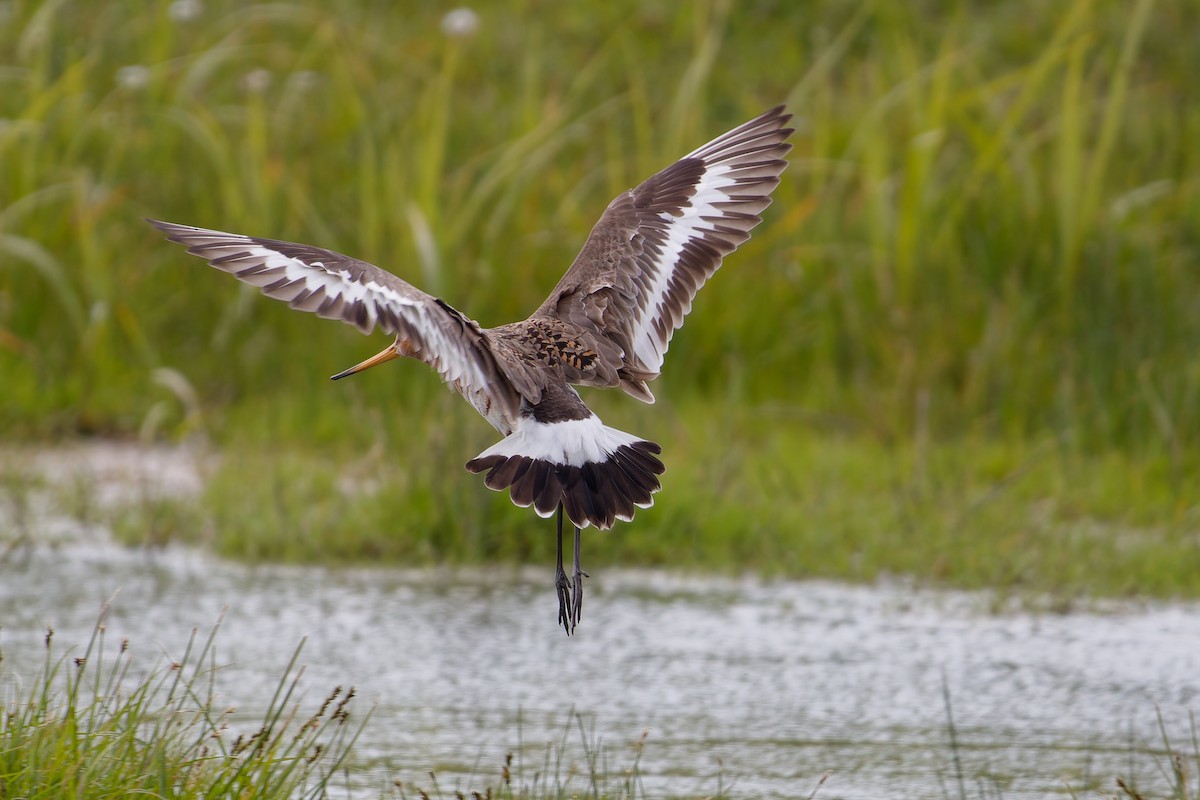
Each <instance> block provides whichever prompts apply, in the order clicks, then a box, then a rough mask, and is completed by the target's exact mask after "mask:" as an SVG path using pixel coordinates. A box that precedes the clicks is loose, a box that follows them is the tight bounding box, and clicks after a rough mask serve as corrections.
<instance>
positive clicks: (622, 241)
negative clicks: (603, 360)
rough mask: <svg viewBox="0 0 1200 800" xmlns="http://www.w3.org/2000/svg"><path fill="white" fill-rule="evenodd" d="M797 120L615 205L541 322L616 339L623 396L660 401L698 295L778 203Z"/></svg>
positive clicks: (676, 168) (770, 123) (721, 146)
mask: <svg viewBox="0 0 1200 800" xmlns="http://www.w3.org/2000/svg"><path fill="white" fill-rule="evenodd" d="M789 119H791V114H789V113H787V111H786V110H785V109H784V107H783V106H777V107H776V108H773V109H771V110H770V111H768V112H766V113H765V114H762V115H761V116H759V117H756V118H755V119H752V120H750V121H749V122H747V123H745V124H744V125H740V126H738V127H737V128H734V129H733V130H731V131H729V132H728V133H726V134H724V135H722V136H719V137H718V138H716V139H714V140H713V141H711V142H709V143H708V144H706V145H704V146H703V147H700V148H699V149H697V150H695V151H693V152H691V153H689V154H688V155H686V156H684V157H683V158H681V159H680V160H679V161H677V162H675V163H674V164H672V165H671V166H669V167H667V168H666V169H664V170H662V171H661V172H659V173H658V174H657V175H654V176H653V177H651V178H649V179H648V180H646V181H645V182H643V183H642V184H641V185H640V186H638V187H637V188H636V189H632V190H630V191H628V192H625V193H624V194H622V195H620V196H619V197H617V198H616V199H615V200H613V202H612V203H611V204H610V205H609V207H608V209H607V210H606V211H605V212H604V215H603V216H601V217H600V221H599V222H597V223H596V226H595V227H594V228H593V229H592V232H591V234H590V235H589V236H588V239H587V242H586V243H585V244H584V246H583V249H582V250H581V251H580V253H579V255H578V256H576V257H575V262H574V263H573V264H572V265H571V268H570V269H569V270H567V273H566V275H564V276H563V278H562V280H561V281H559V283H558V286H556V287H555V289H554V291H553V292H552V293H551V295H550V297H549V298H547V299H546V302H545V303H543V304H542V306H541V308H539V309H538V310H537V312H535V316H537V315H543V316H551V317H558V318H560V319H562V320H564V321H568V322H572V323H575V324H577V325H581V326H583V327H585V328H588V329H589V330H593V331H595V332H597V333H599V334H600V335H602V336H605V337H607V338H608V339H609V340H610V341H612V342H613V343H614V344H616V345H617V346H619V347H620V348H621V349H622V350H623V351H624V356H623V359H622V361H623V363H622V367H621V369H620V370H619V372H618V375H619V376H620V377H621V379H622V380H621V388H622V389H624V390H625V391H626V392H628V393H629V394H631V395H632V396H634V397H637V398H639V399H641V400H645V401H646V402H653V401H654V396H653V395H652V394H651V393H650V390H649V389H648V388H647V387H646V384H645V381H648V380H652V379H653V378H655V377H657V375H658V373H659V370H660V369H661V368H662V363H663V356H664V355H665V354H666V352H667V347H668V346H669V345H670V342H671V336H672V334H674V332H675V331H676V329H678V328H679V327H680V326H681V325H683V319H684V317H685V316H686V315H687V313H688V312H689V311H691V308H692V299H693V298H694V297H695V296H696V292H698V291H699V290H700V287H701V286H703V285H704V282H705V281H706V280H708V278H709V277H710V276H711V275H712V274H713V273H714V272H716V271H717V269H718V268H719V267H720V266H721V259H723V258H724V257H725V256H727V255H728V254H729V253H732V252H733V251H734V250H735V249H736V248H737V246H738V245H740V244H741V243H742V242H744V241H746V239H748V238H750V230H751V229H752V228H753V227H754V226H755V225H757V224H758V223H759V222H760V221H761V218H760V217H759V214H761V213H762V211H763V209H765V208H766V207H767V206H768V205H770V204H771V197H770V195H771V191H772V190H773V189H774V188H775V187H776V186H777V185H778V184H779V174H780V173H781V172H783V170H784V167H786V166H787V162H786V161H784V159H783V157H784V156H785V155H786V154H787V152H788V150H790V149H791V145H790V144H788V143H787V138H788V136H789V135H790V134H791V133H792V129H791V128H786V127H784V126H785V125H786V123H787V121H788V120H789Z"/></svg>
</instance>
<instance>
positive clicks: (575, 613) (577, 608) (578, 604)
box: [571, 567, 591, 628]
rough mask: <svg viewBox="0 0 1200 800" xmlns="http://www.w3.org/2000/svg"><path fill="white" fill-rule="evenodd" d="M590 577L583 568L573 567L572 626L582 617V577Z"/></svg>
mask: <svg viewBox="0 0 1200 800" xmlns="http://www.w3.org/2000/svg"><path fill="white" fill-rule="evenodd" d="M590 577H591V576H590V575H588V574H587V573H586V572H584V571H583V570H581V569H579V568H578V567H576V568H575V581H574V583H575V597H574V598H573V599H574V602H573V603H571V617H572V621H571V627H572V628H574V627H575V626H576V625H578V624H579V620H581V619H583V579H584V578H590Z"/></svg>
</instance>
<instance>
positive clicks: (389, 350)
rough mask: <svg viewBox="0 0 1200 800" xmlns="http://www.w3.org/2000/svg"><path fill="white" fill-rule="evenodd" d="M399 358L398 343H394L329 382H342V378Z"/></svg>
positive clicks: (343, 371)
mask: <svg viewBox="0 0 1200 800" xmlns="http://www.w3.org/2000/svg"><path fill="white" fill-rule="evenodd" d="M399 357H400V353H399V352H397V351H396V343H395V342H392V343H391V344H389V345H388V346H387V347H386V348H384V350H383V352H381V353H377V354H376V355H373V356H371V357H370V358H368V359H367V360H366V361H364V362H362V363H361V364H355V365H354V366H353V367H351V368H350V369H347V370H342V371H341V372H339V373H338V374H337V375H334V376H332V377H331V378H330V379H329V380H331V381H336V380H341V379H342V378H346V377H349V376H351V375H353V374H354V373H356V372H362V371H363V370H364V369H370V368H371V367H374V366H378V365H379V364H383V363H384V362H387V361H391V360H392V359H393V358H399Z"/></svg>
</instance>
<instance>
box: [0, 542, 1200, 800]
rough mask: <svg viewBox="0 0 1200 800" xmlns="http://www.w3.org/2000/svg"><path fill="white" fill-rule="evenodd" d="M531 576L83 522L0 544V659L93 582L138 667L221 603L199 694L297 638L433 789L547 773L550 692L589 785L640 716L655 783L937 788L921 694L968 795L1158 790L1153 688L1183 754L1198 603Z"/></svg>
mask: <svg viewBox="0 0 1200 800" xmlns="http://www.w3.org/2000/svg"><path fill="white" fill-rule="evenodd" d="M497 572H498V574H497ZM545 572H546V574H544V575H543V574H540V573H539V574H531V573H528V572H522V573H519V574H516V573H513V572H511V571H496V572H492V571H471V572H461V573H446V574H440V573H439V574H433V573H418V572H406V571H398V570H390V569H372V570H361V569H359V570H330V569H321V568H303V569H302V568H280V567H270V568H265V567H257V568H252V567H246V566H243V565H236V564H229V563H226V562H222V561H218V560H216V559H213V558H211V557H209V556H206V555H204V554H200V553H196V552H192V551H187V550H182V549H178V550H177V549H171V550H167V551H165V552H164V551H160V552H156V553H154V554H146V553H142V552H138V551H130V550H125V549H122V548H119V547H116V546H115V545H112V544H110V543H108V542H107V539H106V537H105V536H104V535H103V533H102V532H97V531H85V532H82V534H81V535H79V536H76V537H73V538H71V537H68V539H67V541H65V542H60V543H59V544H58V545H56V546H48V545H44V544H36V545H30V546H27V547H24V548H19V549H18V550H17V551H14V552H12V553H10V554H9V555H8V556H7V558H6V559H5V560H4V561H3V562H2V563H0V625H2V627H3V632H2V639H0V642H2V644H3V649H4V658H5V661H4V676H5V679H6V680H11V679H13V677H14V676H16V675H31V674H32V673H33V671H34V670H35V669H36V667H37V666H38V665H39V664H40V662H41V658H42V653H43V649H42V642H43V637H44V634H45V629H46V626H47V625H53V626H54V628H55V630H56V637H55V638H56V642H58V643H59V644H62V645H66V644H78V645H79V646H80V647H82V645H83V644H84V643H86V641H87V637H88V635H89V634H90V631H91V627H92V625H93V623H94V620H95V618H96V613H97V610H98V609H99V607H100V605H101V603H102V602H103V601H105V600H106V599H108V598H109V597H110V596H111V595H112V594H113V593H114V592H116V591H117V590H119V594H118V595H117V597H116V600H115V601H114V604H113V609H112V612H111V614H110V617H109V623H108V630H109V634H108V635H109V643H110V644H112V643H113V642H115V641H117V640H118V639H119V638H120V637H128V638H129V639H130V641H131V643H132V647H133V651H134V653H135V654H142V655H144V658H145V659H146V663H147V664H151V665H152V664H154V663H155V662H156V659H157V658H158V657H159V656H160V654H162V653H167V654H169V655H171V656H173V657H178V656H180V655H182V652H183V649H184V646H185V645H186V642H187V639H188V636H189V634H190V630H191V628H192V627H193V626H199V627H200V628H201V629H202V630H207V629H208V628H210V627H211V625H212V624H213V623H214V622H215V621H216V619H217V618H218V616H219V615H220V614H221V611H222V609H223V608H225V607H228V612H227V613H226V616H225V620H224V623H223V625H222V627H221V630H220V632H219V635H218V637H217V643H218V661H219V662H221V663H225V664H230V665H232V666H231V668H230V669H229V670H227V671H225V673H224V674H223V676H222V677H221V678H220V679H219V683H218V687H219V688H220V690H221V691H222V692H224V693H225V694H227V695H228V697H227V698H221V702H222V704H224V702H225V701H226V700H227V701H228V702H231V703H236V704H237V705H238V706H239V708H240V709H241V710H242V711H243V712H244V713H245V714H247V715H248V716H250V715H252V714H253V713H254V711H255V709H259V710H261V709H262V708H263V707H265V704H266V702H267V700H268V699H269V697H270V694H271V693H272V692H273V691H274V688H275V685H276V683H277V681H278V679H279V676H280V674H281V673H282V671H283V669H284V667H285V666H286V664H287V662H288V659H289V658H290V656H291V653H292V652H293V650H294V649H295V647H296V645H297V643H298V642H299V640H300V639H301V637H305V636H307V637H308V641H307V644H306V646H305V649H304V652H303V656H302V661H303V663H304V664H306V665H307V671H306V674H305V676H304V681H303V684H302V685H303V688H304V691H305V697H306V698H309V699H311V701H312V705H314V706H315V704H317V703H319V701H320V698H321V697H323V696H324V694H325V693H326V692H327V691H328V690H329V689H330V688H332V687H333V686H334V685H338V684H347V685H354V686H355V687H357V690H358V693H359V696H360V698H363V699H364V700H367V701H375V702H377V704H378V706H377V709H376V711H375V715H374V717H373V719H372V720H371V722H370V724H369V725H368V726H367V728H366V731H365V733H364V735H363V738H362V739H361V740H360V743H359V745H358V747H357V749H356V752H357V754H358V756H359V758H360V759H361V760H362V761H363V762H365V764H363V765H360V766H359V767H358V768H356V770H355V778H354V787H353V788H354V790H355V793H356V794H357V795H359V796H363V797H378V796H379V795H380V793H381V792H382V791H384V790H385V788H386V786H387V785H388V784H389V783H390V782H391V781H392V780H393V779H397V778H398V779H401V780H403V781H405V782H406V785H408V786H414V785H415V786H425V787H429V785H430V784H429V779H428V776H427V773H428V771H429V770H436V771H437V773H438V779H439V781H440V784H441V786H442V788H443V790H446V791H448V792H452V791H453V790H454V789H456V788H461V789H464V790H470V789H474V788H479V789H482V788H483V787H484V786H485V785H486V784H492V785H494V784H495V783H496V776H498V774H499V770H500V766H501V764H502V763H503V761H504V757H505V754H506V753H508V752H510V751H513V750H515V749H517V747H518V744H523V749H521V750H520V751H519V753H520V756H521V758H522V759H523V764H522V769H523V776H524V778H525V780H526V782H529V781H530V780H531V779H532V776H533V773H534V772H535V771H538V770H540V769H542V767H543V763H544V762H543V759H544V757H545V754H546V752H547V747H548V746H549V745H551V744H552V743H553V744H555V745H557V743H559V742H560V741H561V740H563V738H564V737H565V739H566V741H567V743H568V748H567V753H566V756H565V762H564V765H563V767H562V772H563V773H564V775H565V773H566V772H567V771H568V769H569V768H570V766H571V765H572V764H573V765H575V768H576V772H578V771H579V770H580V769H581V768H582V766H583V752H582V748H581V747H580V746H579V733H578V727H577V725H575V724H574V723H573V722H572V720H571V717H570V713H569V712H570V710H571V709H572V708H574V709H575V710H576V711H577V712H579V713H580V714H581V715H582V717H583V719H584V721H585V727H587V728H588V730H589V735H591V732H592V731H594V735H595V736H596V737H598V738H599V740H600V741H601V743H602V744H603V746H604V748H605V751H606V754H607V767H608V772H609V773H610V776H611V777H612V779H613V780H614V781H616V780H619V778H620V777H621V774H622V772H623V770H624V769H625V768H626V767H628V766H629V765H630V764H631V763H632V761H633V751H634V744H635V743H636V742H637V740H638V738H639V737H640V736H641V735H642V732H643V730H646V729H648V730H649V734H648V737H647V739H646V747H645V753H644V756H643V758H642V761H641V772H642V775H643V784H644V788H645V790H646V792H647V793H648V794H649V795H651V796H656V797H657V796H663V795H666V794H670V795H672V796H675V795H685V796H703V795H712V794H715V793H717V791H718V789H722V790H724V791H725V792H727V793H729V794H731V795H733V796H736V797H793V796H798V795H799V796H808V795H809V793H810V792H811V791H812V790H813V788H814V787H815V786H816V784H817V782H818V780H819V779H820V778H821V776H822V775H823V774H824V773H827V772H828V773H830V775H829V777H828V780H827V782H826V783H825V784H824V786H822V787H821V790H820V792H819V793H818V797H821V798H839V797H854V798H878V797H899V796H915V797H943V796H952V797H958V796H959V791H960V790H959V783H958V778H957V776H956V771H955V759H954V755H953V752H952V750H951V747H950V744H949V742H950V735H949V726H948V724H947V710H946V703H945V700H944V688H945V689H948V692H949V696H950V699H951V702H952V708H953V715H954V720H955V723H956V728H957V736H958V741H959V748H958V756H959V759H960V760H961V763H962V770H963V776H964V781H965V788H966V792H967V795H968V796H970V797H979V796H981V794H982V795H983V796H996V794H997V793H999V794H1001V795H1002V796H1004V797H1043V796H1046V795H1048V794H1057V795H1061V796H1066V795H1067V787H1068V786H1069V787H1072V788H1074V789H1075V790H1076V791H1081V790H1082V789H1083V788H1084V787H1087V786H1098V787H1099V788H1102V789H1104V790H1106V791H1107V792H1108V793H1109V794H1111V793H1112V790H1113V789H1115V786H1114V783H1113V779H1114V777H1115V776H1116V775H1122V776H1124V777H1126V779H1128V778H1130V777H1131V776H1132V777H1133V778H1135V779H1136V780H1138V781H1139V782H1141V783H1142V785H1143V786H1145V785H1154V784H1158V785H1160V786H1161V785H1162V781H1163V777H1162V775H1161V774H1160V773H1159V770H1160V768H1161V767H1164V766H1165V764H1166V760H1165V758H1164V757H1162V756H1161V755H1154V754H1152V753H1150V754H1147V753H1146V752H1145V750H1146V748H1147V747H1149V748H1161V747H1162V742H1161V735H1160V734H1159V732H1158V723H1157V719H1156V712H1155V709H1156V706H1157V707H1159V708H1161V710H1162V714H1163V717H1164V721H1165V725H1166V729H1167V732H1168V735H1169V736H1170V737H1171V739H1172V740H1173V743H1174V744H1176V745H1177V746H1180V747H1186V748H1187V749H1188V750H1190V749H1191V739H1190V737H1191V734H1190V732H1189V727H1188V726H1189V723H1188V712H1189V710H1191V711H1195V710H1197V709H1200V606H1196V605H1147V606H1132V605H1121V606H1114V607H1111V608H1108V609H1106V610H1103V611H1100V612H1093V613H1072V614H1066V615H1050V614H1048V615H1029V614H1025V613H1001V614H997V613H993V612H992V611H989V609H988V607H987V605H988V604H987V602H986V599H985V598H982V597H980V596H976V595H965V594H956V593H942V592H932V591H917V590H913V589H911V588H908V587H905V586H902V585H883V586H874V587H850V586H843V585H838V584H831V583H823V582H799V583H783V582H781V583H761V582H757V581H749V580H747V581H726V580H707V579H704V580H701V579H687V578H682V577H677V576H665V575H661V574H654V573H644V572H640V573H639V572H618V571H614V570H598V571H594V573H593V574H594V577H593V578H592V579H591V580H590V581H589V583H588V594H587V597H586V602H585V605H584V618H583V622H582V624H581V627H580V629H579V631H578V633H577V635H576V636H575V637H573V638H570V639H568V638H567V637H566V636H564V635H563V633H562V631H561V630H560V629H557V628H556V627H555V613H556V610H557V609H556V603H555V599H554V593H553V589H552V587H551V581H550V574H549V572H550V571H549V570H546V571H545ZM365 707H366V704H363V705H362V706H360V709H365ZM1131 748H1132V750H1133V752H1131ZM577 786H579V787H580V788H581V789H582V788H584V787H585V786H586V784H584V783H577ZM339 791H340V789H339ZM334 796H335V797H336V796H338V795H337V794H336V793H335V795H334ZM1080 796H1087V793H1086V792H1083V793H1081V795H1080ZM1092 796H1094V794H1093V795H1092Z"/></svg>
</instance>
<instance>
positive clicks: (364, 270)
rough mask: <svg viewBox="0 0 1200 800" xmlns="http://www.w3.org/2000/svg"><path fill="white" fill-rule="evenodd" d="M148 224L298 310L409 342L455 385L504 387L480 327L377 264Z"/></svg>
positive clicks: (413, 351) (292, 246)
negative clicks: (458, 383) (457, 383)
mask: <svg viewBox="0 0 1200 800" xmlns="http://www.w3.org/2000/svg"><path fill="white" fill-rule="evenodd" d="M147 222H149V223H150V224H151V225H153V226H154V227H156V228H158V229H159V230H161V231H162V232H163V233H165V234H166V235H167V239H169V240H170V241H172V242H178V243H179V244H182V245H184V246H186V247H187V249H188V252H189V253H191V254H192V255H196V256H200V257H201V258H204V259H207V260H208V262H209V263H210V264H212V266H214V267H216V268H217V269H219V270H223V271H224V272H228V273H230V274H231V275H233V276H234V277H235V278H237V279H238V280H240V281H243V282H245V283H248V284H250V285H251V286H257V287H259V288H260V289H261V290H262V293H263V294H265V295H267V296H268V297H274V298H275V299H277V300H283V301H284V302H286V303H287V304H288V305H290V306H291V307H292V308H295V309H298V310H300V311H311V312H314V313H315V314H317V315H318V316H321V317H325V318H326V319H340V320H342V321H344V322H347V323H349V324H351V325H353V326H354V327H356V328H358V329H359V330H360V331H362V332H363V333H370V332H371V331H372V330H374V328H375V326H377V325H378V326H379V327H380V328H382V329H383V330H384V331H386V332H388V333H391V334H394V335H396V336H397V337H398V338H400V339H402V340H404V341H405V342H407V346H406V348H405V350H406V355H413V356H415V357H416V358H419V359H421V360H422V361H424V362H425V363H426V364H429V365H430V366H432V367H433V368H434V369H436V370H437V372H438V374H440V375H441V376H442V379H443V380H445V381H447V382H448V383H451V384H453V383H455V382H456V381H461V382H462V385H463V386H464V387H465V388H467V389H479V390H482V389H485V388H487V387H489V386H498V385H502V382H501V380H500V379H499V378H498V370H497V366H496V362H495V359H494V357H493V356H492V354H491V351H490V350H489V349H488V347H487V344H486V342H484V341H483V338H484V337H483V335H482V333H481V332H480V329H479V325H478V324H477V323H475V322H474V321H473V320H471V319H468V318H467V317H466V316H464V315H463V314H461V313H460V312H458V311H456V310H455V309H454V308H452V307H451V306H449V305H448V304H446V303H445V302H443V301H441V300H439V299H437V298H435V297H433V296H431V295H428V294H426V293H425V292H422V291H421V290H419V289H417V288H416V287H414V286H412V285H411V284H409V283H406V282H405V281H403V280H401V279H400V278H397V277H396V276H395V275H393V274H391V273H390V272H387V271H386V270H382V269H380V268H379V267H376V266H375V265H373V264H368V263H367V262H365V261H360V260H358V259H356V258H350V257H349V256H344V255H342V254H341V253H335V252H333V251H332V250H324V249H322V248H320V247H312V246H310V245H306V244H295V243H293V242H281V241H278V240H275V239H260V238H258V237H254V236H244V235H242V234H240V233H224V232H222V231H214V230H208V229H206V228H195V227H192V226H191V225H177V224H175V223H171V222H159V221H157V220H147ZM464 394H465V392H464Z"/></svg>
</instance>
